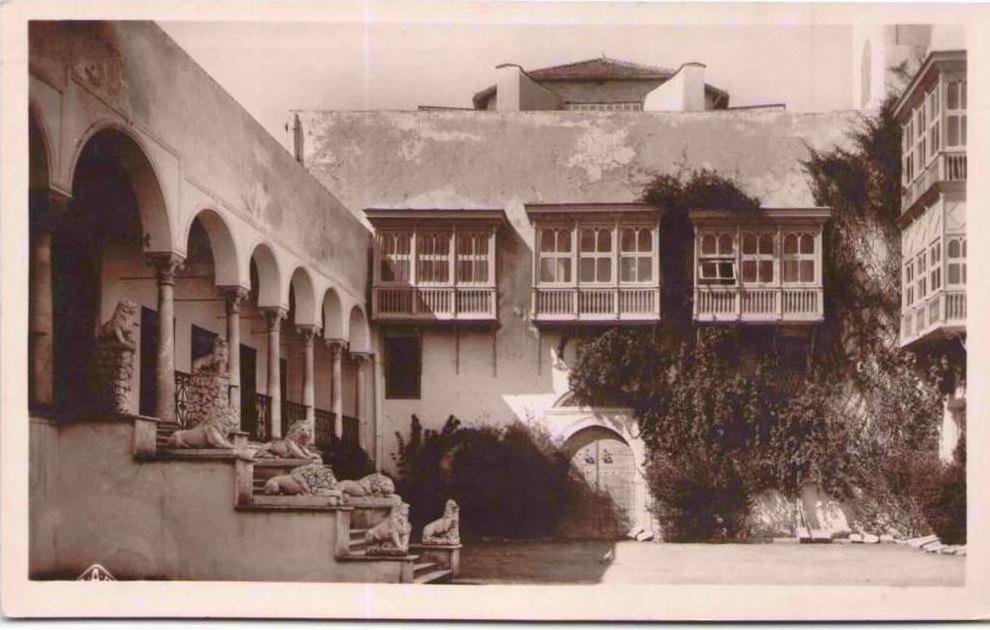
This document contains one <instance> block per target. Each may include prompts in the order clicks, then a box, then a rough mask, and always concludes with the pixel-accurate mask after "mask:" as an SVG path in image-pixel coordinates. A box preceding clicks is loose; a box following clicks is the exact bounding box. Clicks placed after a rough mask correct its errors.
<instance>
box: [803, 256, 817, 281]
mask: <svg viewBox="0 0 990 630" xmlns="http://www.w3.org/2000/svg"><path fill="white" fill-rule="evenodd" d="M814 281H815V261H813V260H802V261H801V282H814Z"/></svg>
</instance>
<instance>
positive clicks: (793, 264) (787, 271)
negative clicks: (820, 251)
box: [781, 233, 815, 284]
mask: <svg viewBox="0 0 990 630" xmlns="http://www.w3.org/2000/svg"><path fill="white" fill-rule="evenodd" d="M781 249H782V250H783V255H782V257H781V279H782V280H783V282H784V283H787V284H807V283H812V282H815V237H814V236H812V235H811V234H803V233H790V234H785V235H784V242H783V246H782V248H781Z"/></svg>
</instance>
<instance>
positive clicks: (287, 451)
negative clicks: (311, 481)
mask: <svg viewBox="0 0 990 630" xmlns="http://www.w3.org/2000/svg"><path fill="white" fill-rule="evenodd" d="M309 440H310V432H309V425H307V424H306V422H305V421H304V420H300V421H299V422H296V423H295V424H293V425H292V426H291V427H289V430H288V431H286V433H285V437H284V438H281V439H277V440H272V441H270V442H268V443H266V444H264V445H262V446H261V448H259V449H258V450H257V451H255V453H254V456H255V457H260V458H264V459H317V460H318V459H320V455H319V454H318V453H314V452H313V451H311V450H309V449H308V448H306V445H307V444H309Z"/></svg>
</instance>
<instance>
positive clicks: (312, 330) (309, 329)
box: [296, 324, 320, 345]
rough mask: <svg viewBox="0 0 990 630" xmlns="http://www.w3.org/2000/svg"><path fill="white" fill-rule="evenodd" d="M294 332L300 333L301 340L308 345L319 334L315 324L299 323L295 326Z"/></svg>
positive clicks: (318, 328)
mask: <svg viewBox="0 0 990 630" xmlns="http://www.w3.org/2000/svg"><path fill="white" fill-rule="evenodd" d="M296 332H297V333H299V334H300V335H302V338H303V341H305V342H306V344H307V345H309V344H312V343H313V340H314V339H315V338H316V337H317V335H319V334H320V327H319V326H317V325H316V324H300V325H299V326H296Z"/></svg>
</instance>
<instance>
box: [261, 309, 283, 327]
mask: <svg viewBox="0 0 990 630" xmlns="http://www.w3.org/2000/svg"><path fill="white" fill-rule="evenodd" d="M261 312H262V313H264V314H265V321H267V322H268V332H275V331H276V330H278V327H279V324H281V323H282V320H283V319H285V317H286V315H288V314H289V310H288V309H286V308H282V307H281V306H265V307H263V308H262V309H261Z"/></svg>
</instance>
